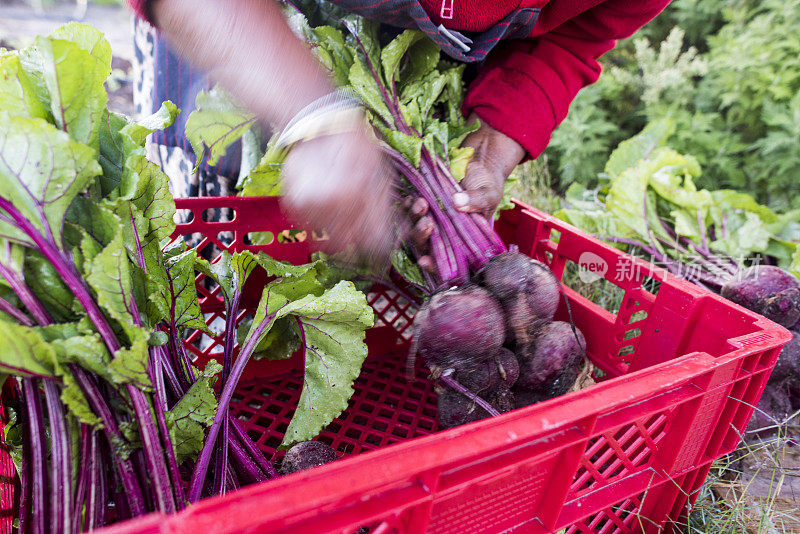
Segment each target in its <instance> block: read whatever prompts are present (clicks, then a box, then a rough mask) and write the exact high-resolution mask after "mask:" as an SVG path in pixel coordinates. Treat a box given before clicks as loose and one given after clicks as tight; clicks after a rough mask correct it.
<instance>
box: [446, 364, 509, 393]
mask: <svg viewBox="0 0 800 534" xmlns="http://www.w3.org/2000/svg"><path fill="white" fill-rule="evenodd" d="M453 380H455V381H456V382H458V383H459V384H461V385H462V386H464V387H465V388H467V389H468V390H470V391H472V392H473V393H478V394H482V393H484V392H486V391H491V390H493V389H495V388H496V387H497V386H499V385H500V383H501V382H502V381H503V378H502V377H501V376H500V368H499V367H498V365H497V362H496V361H495V360H494V358H489V359H488V360H484V361H482V362H480V363H478V364H476V365H471V366H468V367H460V368H458V369H456V372H455V373H453Z"/></svg>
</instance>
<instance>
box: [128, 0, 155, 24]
mask: <svg viewBox="0 0 800 534" xmlns="http://www.w3.org/2000/svg"><path fill="white" fill-rule="evenodd" d="M127 2H128V5H129V6H130V8H131V9H132V10H133V12H134V13H135V14H136V16H137V17H142V18H143V19H144V20H146V21H147V22H149V23H150V24H152V23H153V19H152V18H151V17H150V0H127Z"/></svg>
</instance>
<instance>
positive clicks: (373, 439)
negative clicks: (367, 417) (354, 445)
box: [364, 434, 381, 447]
mask: <svg viewBox="0 0 800 534" xmlns="http://www.w3.org/2000/svg"><path fill="white" fill-rule="evenodd" d="M364 441H366V442H367V443H369V444H370V445H375V446H376V447H377V446H379V445H380V444H381V438H380V436H376V435H375V434H367V437H366V439H365V440H364Z"/></svg>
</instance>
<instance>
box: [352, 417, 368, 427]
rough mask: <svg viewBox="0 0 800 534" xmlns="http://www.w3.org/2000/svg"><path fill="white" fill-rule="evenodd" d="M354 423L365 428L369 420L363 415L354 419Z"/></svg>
mask: <svg viewBox="0 0 800 534" xmlns="http://www.w3.org/2000/svg"><path fill="white" fill-rule="evenodd" d="M353 423H355V424H357V425H361V426H364V425H366V424H367V418H366V417H364V416H363V415H357V416H355V417H353Z"/></svg>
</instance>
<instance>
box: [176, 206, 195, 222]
mask: <svg viewBox="0 0 800 534" xmlns="http://www.w3.org/2000/svg"><path fill="white" fill-rule="evenodd" d="M193 220H194V213H193V212H192V210H187V209H179V210H175V215H173V216H172V222H174V223H175V224H188V223H190V222H192V221H193Z"/></svg>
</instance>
